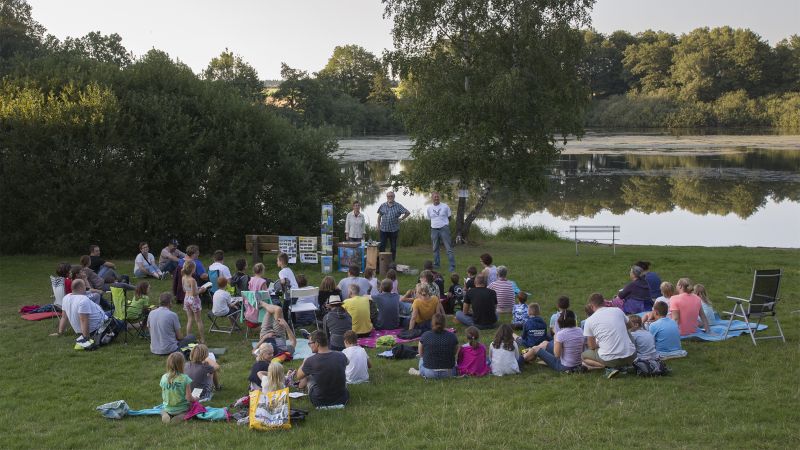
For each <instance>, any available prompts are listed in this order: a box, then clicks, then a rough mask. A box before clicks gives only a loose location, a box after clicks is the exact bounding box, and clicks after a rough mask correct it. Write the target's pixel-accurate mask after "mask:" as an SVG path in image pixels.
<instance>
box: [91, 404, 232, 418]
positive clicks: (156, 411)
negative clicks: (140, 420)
mask: <svg viewBox="0 0 800 450" xmlns="http://www.w3.org/2000/svg"><path fill="white" fill-rule="evenodd" d="M162 407H163V405H157V406H154V407H152V408H148V409H138V410H136V409H129V408H128V404H127V403H126V402H125V400H117V401H116V402H111V403H106V404H104V405H100V406H98V407H97V408H95V409H97V410H98V411H100V414H102V415H103V417H106V418H108V419H122V418H123V417H125V416H160V415H161V408H162ZM194 417H196V418H198V419H202V420H228V418H229V417H230V416H229V414H228V408H212V407H210V406H203V405H201V404H200V403H197V402H193V403H192V406H191V409H190V410H189V411H187V414H186V419H185V420H189V419H191V418H194Z"/></svg>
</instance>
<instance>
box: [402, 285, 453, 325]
mask: <svg viewBox="0 0 800 450" xmlns="http://www.w3.org/2000/svg"><path fill="white" fill-rule="evenodd" d="M416 292H417V298H415V299H414V303H412V304H411V321H410V322H409V323H408V329H409V330H413V329H414V328H417V329H420V330H423V331H425V330H430V329H431V318H433V316H434V314H442V315H444V308H443V307H442V302H440V301H439V298H438V297H436V296H434V295H431V286H430V285H429V284H427V283H419V284H417V289H416Z"/></svg>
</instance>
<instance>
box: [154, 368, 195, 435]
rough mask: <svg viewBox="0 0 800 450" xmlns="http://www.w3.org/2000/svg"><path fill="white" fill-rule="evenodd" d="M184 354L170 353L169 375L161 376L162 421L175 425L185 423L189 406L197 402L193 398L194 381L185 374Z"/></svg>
mask: <svg viewBox="0 0 800 450" xmlns="http://www.w3.org/2000/svg"><path fill="white" fill-rule="evenodd" d="M183 364H184V358H183V353H180V352H174V353H170V355H169V356H168V357H167V373H165V374H164V375H162V376H161V382H160V383H159V384H160V385H161V399H162V400H163V403H162V405H161V406H162V408H161V421H162V422H163V423H167V424H175V423H180V422H182V421H183V418H184V416H185V415H186V411H188V410H189V405H190V404H191V403H192V402H196V401H197V399H196V398H194V397H192V388H191V384H192V379H191V378H189V377H188V376H187V375H186V374H184V373H183Z"/></svg>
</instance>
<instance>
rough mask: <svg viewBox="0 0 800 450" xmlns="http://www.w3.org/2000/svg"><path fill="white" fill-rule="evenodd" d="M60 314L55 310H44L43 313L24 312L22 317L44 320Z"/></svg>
mask: <svg viewBox="0 0 800 450" xmlns="http://www.w3.org/2000/svg"><path fill="white" fill-rule="evenodd" d="M56 316H58V313H54V312H52V311H51V312H43V313H30V314H23V315H21V316H20V317H21V318H23V319H24V320H44V319H49V318H51V317H56Z"/></svg>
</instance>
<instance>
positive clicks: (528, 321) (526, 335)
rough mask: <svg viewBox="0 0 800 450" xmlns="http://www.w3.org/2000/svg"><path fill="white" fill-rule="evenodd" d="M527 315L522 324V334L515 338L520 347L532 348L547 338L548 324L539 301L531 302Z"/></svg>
mask: <svg viewBox="0 0 800 450" xmlns="http://www.w3.org/2000/svg"><path fill="white" fill-rule="evenodd" d="M526 313H527V317H526V318H525V322H524V323H523V324H522V336H517V335H516V334H515V335H514V340H515V341H516V343H517V345H518V346H520V347H525V348H531V347H534V346H537V345H539V344H541V343H542V341H544V340H545V339H547V324H546V323H544V319H542V316H540V314H541V308H540V307H539V304H538V303H531V304H530V305H528V307H527V312H526Z"/></svg>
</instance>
